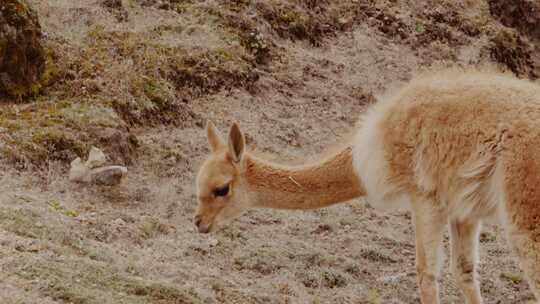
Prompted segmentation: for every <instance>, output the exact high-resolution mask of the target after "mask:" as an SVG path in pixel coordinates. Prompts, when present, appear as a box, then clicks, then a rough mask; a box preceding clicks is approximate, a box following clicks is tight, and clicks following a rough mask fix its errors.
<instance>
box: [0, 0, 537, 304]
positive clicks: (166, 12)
mask: <svg viewBox="0 0 540 304" xmlns="http://www.w3.org/2000/svg"><path fill="white" fill-rule="evenodd" d="M29 2H30V4H31V5H32V6H33V7H34V8H35V9H36V11H37V12H38V15H39V17H40V20H41V24H42V28H43V31H44V33H45V37H46V38H45V43H46V45H47V47H49V48H50V49H51V50H52V53H53V54H54V55H53V56H52V59H51V60H52V63H53V66H54V67H55V68H54V71H53V72H54V73H53V74H54V77H55V78H56V79H55V82H54V83H53V84H52V85H51V86H50V87H49V88H47V89H45V90H44V91H43V92H42V95H41V96H39V97H36V98H35V99H32V100H27V101H25V102H23V103H21V102H14V101H10V100H6V101H4V102H2V101H0V110H1V111H0V152H1V153H0V157H1V158H0V303H6V304H8V303H9V304H11V303H40V304H41V303H77V304H79V303H85V304H86V303H89V304H90V303H91V304H93V303H99V304H112V303H159V304H169V303H310V304H311V303H313V304H315V303H355V304H360V303H419V297H418V294H417V288H416V281H415V280H416V278H415V268H414V239H413V235H412V232H413V231H412V227H411V219H410V216H409V214H407V213H404V212H402V213H399V212H398V213H383V212H379V211H376V210H374V209H372V208H370V207H369V205H367V204H366V203H365V202H364V201H362V200H355V201H351V202H349V203H347V204H342V205H337V206H334V207H331V208H327V209H322V210H316V211H306V212H285V211H277V210H253V211H250V212H249V213H248V214H246V215H244V216H243V217H241V218H240V219H239V220H237V221H235V222H234V223H233V224H232V225H230V226H229V227H227V228H226V229H224V230H222V231H220V232H218V233H215V234H211V235H202V234H198V233H197V232H196V230H195V227H194V225H193V224H192V217H193V212H194V208H195V205H196V201H195V193H194V190H195V189H194V181H195V175H196V172H197V169H198V167H199V165H200V163H201V162H202V160H203V159H204V157H205V155H206V154H207V153H208V148H207V144H206V138H205V132H204V129H203V126H204V122H205V121H206V120H207V119H211V120H212V121H214V122H215V123H216V125H217V126H218V127H219V128H220V129H221V130H223V131H225V130H226V129H227V128H228V127H229V126H230V124H231V122H233V121H238V122H240V125H241V127H242V129H243V130H244V131H245V132H246V133H247V141H248V144H249V146H250V147H251V148H252V149H254V150H257V151H260V152H262V153H265V154H268V155H269V157H272V158H273V159H275V160H280V161H284V162H302V161H304V160H305V159H307V158H314V157H316V155H317V154H318V153H321V152H322V151H324V150H325V149H327V148H328V147H331V146H332V145H334V144H336V143H338V142H342V141H344V140H347V134H350V133H351V132H353V130H354V125H355V122H356V119H357V117H358V116H359V114H360V113H362V111H364V110H365V109H366V107H368V106H369V104H371V103H373V102H375V101H376V100H377V99H378V98H384V97H380V96H384V94H385V92H387V91H389V90H392V89H393V88H396V87H398V86H399V85H400V84H401V83H403V82H404V81H407V80H408V79H410V78H411V77H412V76H413V75H414V74H415V73H418V72H419V71H422V70H427V69H440V68H445V67H456V66H458V67H459V66H477V67H482V68H490V69H496V70H501V71H508V72H512V73H514V74H516V75H517V76H519V77H522V78H529V79H532V80H535V81H537V82H539V81H538V80H537V79H538V77H540V55H539V54H540V33H539V32H538V28H539V27H540V5H536V4H535V2H533V1H527V0H520V1H504V0H486V1H481V0H459V1H446V0H445V1H427V0H426V1H412V0H384V1H366V0H347V1H330V0H323V1H310V0H289V1H285V0H271V1H255V0H253V1H250V0H235V1H194V0H193V1H189V0H186V1H181V0H122V1H121V0H104V1H102V0H80V1H71V0H30V1H29ZM524 16H525V17H524ZM539 83H540V82H539ZM93 144H94V145H97V146H99V147H100V148H103V149H105V150H106V152H107V153H108V154H109V155H110V158H111V159H110V161H111V163H122V164H126V165H127V166H128V168H129V175H128V178H127V179H126V180H125V181H124V182H123V184H122V185H120V186H118V187H113V188H108V187H98V186H88V187H82V186H80V185H76V184H71V183H69V181H68V180H67V173H66V172H67V169H68V164H69V161H70V160H72V159H73V158H74V157H75V156H77V155H79V156H84V154H85V153H86V152H87V151H88V148H89V146H91V145H93ZM480 241H481V246H480V269H479V273H480V278H481V289H482V294H483V297H484V299H485V303H505V304H506V303H526V302H528V301H530V300H532V298H533V296H532V293H531V292H530V290H529V288H528V286H527V283H526V282H525V280H524V278H523V273H522V272H521V271H520V269H519V267H518V265H517V264H516V262H515V260H514V259H513V258H512V254H511V250H510V248H509V247H508V246H507V244H506V242H505V238H504V233H503V231H501V229H500V228H498V227H497V226H496V225H493V224H486V225H485V226H484V229H483V233H482V234H481V240H480ZM445 247H446V249H448V239H447V238H446V240H445ZM441 278H442V279H441V297H442V303H445V304H448V303H463V299H462V298H461V296H460V294H459V291H458V289H457V287H456V284H455V282H454V281H453V279H452V277H451V275H450V273H449V270H448V261H446V262H445V264H444V267H443V275H442V277H441Z"/></svg>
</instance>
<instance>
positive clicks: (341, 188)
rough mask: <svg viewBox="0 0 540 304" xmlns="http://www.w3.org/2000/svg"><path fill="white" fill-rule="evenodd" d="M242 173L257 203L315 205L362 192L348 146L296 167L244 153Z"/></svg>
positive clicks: (282, 206)
mask: <svg viewBox="0 0 540 304" xmlns="http://www.w3.org/2000/svg"><path fill="white" fill-rule="evenodd" d="M245 174H246V178H247V182H248V185H249V187H250V190H251V191H253V192H254V193H255V197H256V200H257V202H256V206H258V207H265V208H278V209H315V208H322V207H326V206H329V205H333V204H337V203H341V202H345V201H348V200H350V199H353V198H356V197H359V196H361V195H364V193H365V191H364V189H363V187H362V185H361V183H360V180H359V179H358V177H357V175H356V174H355V173H354V169H353V162H352V149H351V148H350V147H348V148H346V149H344V150H342V151H341V152H339V153H338V154H335V155H334V156H332V157H330V158H327V159H324V160H321V161H319V162H317V163H314V164H309V165H303V166H296V167H287V166H282V165H277V164H272V163H270V162H267V161H264V160H261V159H258V158H256V157H254V156H251V155H248V156H247V159H246V172H245Z"/></svg>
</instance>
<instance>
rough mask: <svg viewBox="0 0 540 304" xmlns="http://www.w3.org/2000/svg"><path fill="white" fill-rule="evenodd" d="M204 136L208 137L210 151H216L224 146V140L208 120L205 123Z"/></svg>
mask: <svg viewBox="0 0 540 304" xmlns="http://www.w3.org/2000/svg"><path fill="white" fill-rule="evenodd" d="M206 136H207V137H208V144H209V145H210V150H212V152H216V151H217V150H219V149H222V148H223V147H225V142H224V141H223V139H222V137H221V134H220V133H219V131H218V130H217V129H216V126H214V123H212V122H211V121H210V120H209V121H208V122H207V123H206Z"/></svg>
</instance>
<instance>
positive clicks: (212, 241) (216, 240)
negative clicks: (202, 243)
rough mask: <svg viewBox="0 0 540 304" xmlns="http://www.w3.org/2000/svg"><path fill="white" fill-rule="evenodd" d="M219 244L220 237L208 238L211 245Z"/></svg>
mask: <svg viewBox="0 0 540 304" xmlns="http://www.w3.org/2000/svg"><path fill="white" fill-rule="evenodd" d="M218 244H219V240H218V239H214V238H211V239H209V240H208V245H210V247H216V246H217V245H218Z"/></svg>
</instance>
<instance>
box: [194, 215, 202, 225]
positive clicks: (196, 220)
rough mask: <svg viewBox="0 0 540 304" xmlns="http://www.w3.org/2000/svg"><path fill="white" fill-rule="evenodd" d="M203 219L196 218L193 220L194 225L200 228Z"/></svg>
mask: <svg viewBox="0 0 540 304" xmlns="http://www.w3.org/2000/svg"><path fill="white" fill-rule="evenodd" d="M201 221H202V219H201V217H200V216H196V217H195V218H194V219H193V223H195V226H197V227H199V225H200V224H201Z"/></svg>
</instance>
